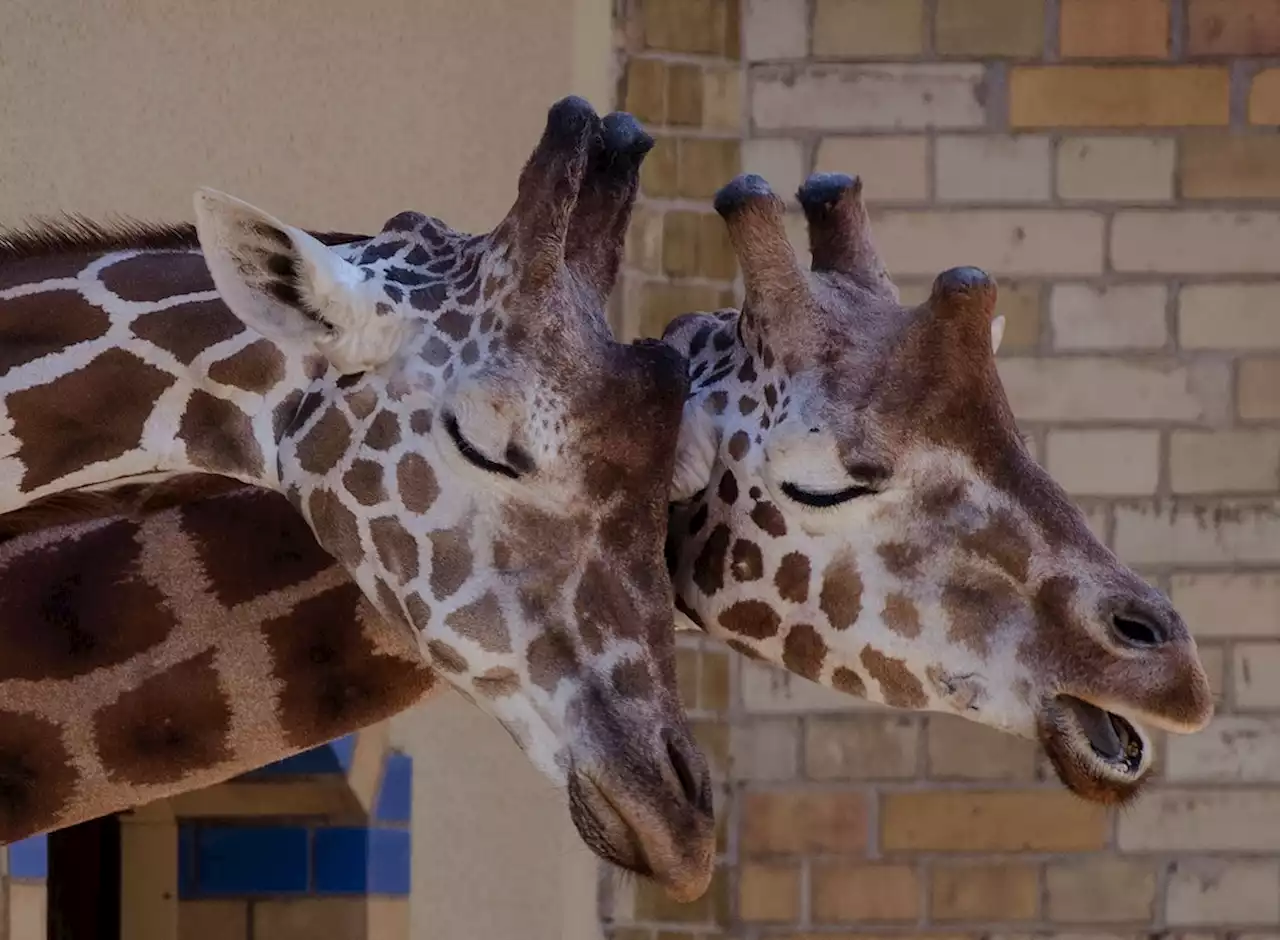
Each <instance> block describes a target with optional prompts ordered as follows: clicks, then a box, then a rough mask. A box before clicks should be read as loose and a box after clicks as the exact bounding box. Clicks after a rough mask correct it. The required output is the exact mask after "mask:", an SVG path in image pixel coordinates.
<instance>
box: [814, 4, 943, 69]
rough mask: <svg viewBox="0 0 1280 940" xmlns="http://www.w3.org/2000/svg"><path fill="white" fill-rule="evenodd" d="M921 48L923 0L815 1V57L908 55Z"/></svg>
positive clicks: (914, 53)
mask: <svg viewBox="0 0 1280 940" xmlns="http://www.w3.org/2000/svg"><path fill="white" fill-rule="evenodd" d="M923 48H924V2H923V0H817V6H816V8H815V10H814V19H813V54H814V55H817V56H857V57H859V58H868V57H876V56H910V55H918V54H919V53H920V51H921V50H922V49H923Z"/></svg>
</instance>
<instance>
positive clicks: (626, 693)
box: [613, 660, 653, 699]
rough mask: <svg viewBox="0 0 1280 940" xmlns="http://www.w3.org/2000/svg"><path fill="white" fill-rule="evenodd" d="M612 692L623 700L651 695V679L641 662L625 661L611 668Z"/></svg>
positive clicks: (646, 668)
mask: <svg viewBox="0 0 1280 940" xmlns="http://www.w3.org/2000/svg"><path fill="white" fill-rule="evenodd" d="M613 690H614V691H615V692H617V693H618V695H620V696H622V697H623V698H637V699H640V698H648V697H649V696H650V695H652V694H653V679H652V678H651V677H650V676H649V669H648V667H647V666H645V664H644V663H643V662H637V661H636V660H626V661H624V662H620V663H618V664H617V665H615V666H614V667H613Z"/></svg>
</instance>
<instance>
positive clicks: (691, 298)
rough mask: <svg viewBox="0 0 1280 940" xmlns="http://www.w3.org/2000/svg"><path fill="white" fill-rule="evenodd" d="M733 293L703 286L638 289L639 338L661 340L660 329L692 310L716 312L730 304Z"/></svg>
mask: <svg viewBox="0 0 1280 940" xmlns="http://www.w3.org/2000/svg"><path fill="white" fill-rule="evenodd" d="M732 297H733V294H732V291H729V290H727V289H720V288H715V287H710V286H708V285H705V284H667V283H662V282H653V283H648V284H644V285H641V288H640V319H639V322H638V324H637V328H638V331H639V335H640V336H649V337H652V336H661V335H662V330H663V328H664V327H665V326H666V325H667V324H668V323H669V322H670V321H671V320H672V318H673V317H677V316H679V315H680V314H682V313H689V312H691V311H694V310H718V309H720V308H721V307H724V306H727V305H729V304H730V303H731V302H732Z"/></svg>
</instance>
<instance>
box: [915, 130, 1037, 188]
mask: <svg viewBox="0 0 1280 940" xmlns="http://www.w3.org/2000/svg"><path fill="white" fill-rule="evenodd" d="M934 163H935V165H936V167H937V177H936V182H937V198H938V201H939V202H970V203H973V202H981V203H998V202H1022V203H1025V202H1046V201H1048V199H1049V195H1050V189H1051V187H1052V178H1053V163H1052V159H1051V157H1050V140H1049V138H1048V137H1047V136H1040V135H1031V134H1016V135H1012V136H1008V135H1004V134H1001V135H982V136H975V135H972V134H964V135H956V136H954V137H953V136H940V137H938V139H937V140H936V141H935V142H934Z"/></svg>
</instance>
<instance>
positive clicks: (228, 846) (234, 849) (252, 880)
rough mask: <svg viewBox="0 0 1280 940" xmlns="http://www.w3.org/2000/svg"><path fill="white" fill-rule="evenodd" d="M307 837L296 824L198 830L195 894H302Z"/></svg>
mask: <svg viewBox="0 0 1280 940" xmlns="http://www.w3.org/2000/svg"><path fill="white" fill-rule="evenodd" d="M309 835H310V834H309V833H308V831H307V830H306V829H303V828H301V827H295V826H219V827H216V828H214V827H210V828H201V829H199V830H198V831H197V834H196V858H195V862H196V891H197V892H198V893H199V894H201V895H228V894H230V895H238V894H297V893H302V892H305V891H306V890H307V885H308V877H307V876H308V842H309Z"/></svg>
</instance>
